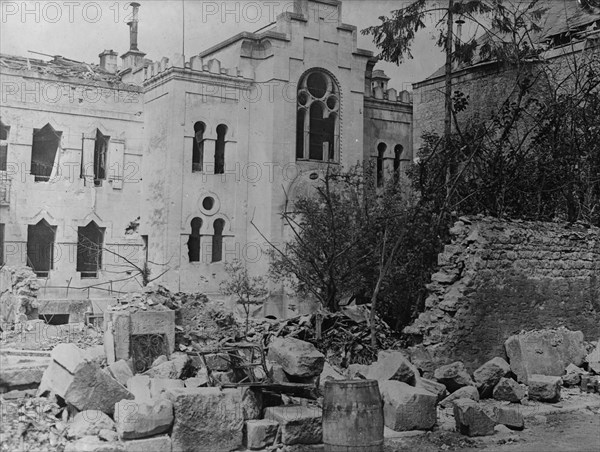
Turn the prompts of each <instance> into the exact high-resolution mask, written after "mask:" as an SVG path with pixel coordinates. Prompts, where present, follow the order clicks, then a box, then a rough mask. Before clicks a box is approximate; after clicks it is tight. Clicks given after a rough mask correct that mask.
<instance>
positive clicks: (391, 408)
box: [379, 380, 437, 432]
mask: <svg viewBox="0 0 600 452" xmlns="http://www.w3.org/2000/svg"><path fill="white" fill-rule="evenodd" d="M379 390H380V392H381V398H382V399H383V417H384V423H385V426H386V427H387V428H390V429H392V430H394V431H397V432H401V431H406V430H429V429H431V428H432V427H433V426H434V425H435V423H436V420H437V410H436V404H437V396H436V395H435V394H432V393H431V392H429V391H426V390H425V389H423V388H420V387H413V386H410V385H409V384H407V383H403V382H401V381H393V380H388V381H381V382H379Z"/></svg>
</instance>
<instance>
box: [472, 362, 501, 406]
mask: <svg viewBox="0 0 600 452" xmlns="http://www.w3.org/2000/svg"><path fill="white" fill-rule="evenodd" d="M509 372H510V364H508V363H507V362H506V361H505V360H504V359H502V358H499V357H496V358H493V359H491V360H489V361H488V362H486V363H485V364H483V365H482V366H481V367H479V368H478V369H477V370H475V372H473V379H474V380H475V385H476V386H477V389H478V390H479V394H480V395H481V397H484V398H485V397H491V396H492V391H493V390H494V386H496V385H497V384H498V382H499V381H500V379H501V378H502V377H505V376H506V375H507V374H508V373H509Z"/></svg>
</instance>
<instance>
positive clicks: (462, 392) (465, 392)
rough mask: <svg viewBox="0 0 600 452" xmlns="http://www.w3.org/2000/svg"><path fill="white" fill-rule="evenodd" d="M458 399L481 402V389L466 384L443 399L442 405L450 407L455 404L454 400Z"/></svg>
mask: <svg viewBox="0 0 600 452" xmlns="http://www.w3.org/2000/svg"><path fill="white" fill-rule="evenodd" d="M458 399H471V400H474V401H475V402H479V391H478V390H477V388H476V387H475V386H464V387H462V388H460V389H457V390H456V391H454V392H453V393H452V394H450V395H449V396H448V397H446V398H445V399H444V400H442V401H441V402H440V406H442V407H444V408H450V407H452V406H453V405H454V401H456V400H458Z"/></svg>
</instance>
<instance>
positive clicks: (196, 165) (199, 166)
mask: <svg viewBox="0 0 600 452" xmlns="http://www.w3.org/2000/svg"><path fill="white" fill-rule="evenodd" d="M205 131H206V124H204V123H203V122H202V121H198V122H197V123H196V124H194V140H193V141H194V144H193V149H192V172H194V173H196V172H200V171H202V170H203V163H204V132H205Z"/></svg>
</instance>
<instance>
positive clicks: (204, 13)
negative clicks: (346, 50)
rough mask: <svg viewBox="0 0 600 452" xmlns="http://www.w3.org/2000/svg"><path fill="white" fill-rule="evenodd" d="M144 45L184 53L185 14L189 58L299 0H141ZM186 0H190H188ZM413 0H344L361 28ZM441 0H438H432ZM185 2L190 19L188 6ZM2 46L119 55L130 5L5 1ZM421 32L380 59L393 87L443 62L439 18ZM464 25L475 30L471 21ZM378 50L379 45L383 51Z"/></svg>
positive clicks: (346, 17) (88, 56)
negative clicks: (397, 57) (404, 49)
mask: <svg viewBox="0 0 600 452" xmlns="http://www.w3.org/2000/svg"><path fill="white" fill-rule="evenodd" d="M138 2H139V3H140V4H141V7H140V12H139V20H140V23H139V38H138V42H139V49H140V50H141V51H143V52H146V53H147V56H146V57H147V58H150V59H153V60H160V59H161V58H162V57H164V56H166V57H170V56H172V55H173V54H175V53H181V51H182V42H183V33H182V30H183V23H184V21H185V54H186V58H187V59H189V58H190V57H191V56H192V55H195V54H198V53H199V52H201V51H202V50H205V49H207V48H209V47H211V46H212V45H215V44H217V43H219V42H221V41H223V40H225V39H227V38H229V37H231V36H233V35H235V34H237V33H239V32H241V31H256V30H258V29H259V28H261V27H263V26H265V25H267V24H269V23H270V22H273V21H274V20H275V18H276V16H277V14H279V13H281V12H282V11H289V10H291V9H292V4H293V1H292V0H273V1H270V0H258V1H253V0H239V1H233V0H227V1H223V0H209V1H205V0H138ZM184 2H185V3H184ZM408 3H410V2H408V1H403V0H344V1H343V4H342V5H343V6H342V20H343V21H344V22H345V23H348V24H352V25H356V26H357V27H358V29H359V30H361V29H363V28H365V27H367V26H370V25H375V24H378V23H379V20H378V17H379V16H381V15H389V13H390V11H391V10H393V9H397V8H399V7H402V6H403V5H406V4H408ZM432 3H434V2H432ZM184 6H185V19H184V14H183V8H184ZM0 7H1V19H0V52H1V53H4V54H10V55H20V56H29V57H31V58H41V59H44V58H45V57H44V56H40V55H36V54H34V53H29V51H34V52H41V53H44V54H48V55H62V56H64V57H66V58H71V59H73V60H77V61H85V62H87V63H97V62H98V54H99V53H100V52H102V51H103V50H104V49H113V50H115V51H116V52H118V53H119V54H120V55H121V54H123V53H124V52H125V51H126V50H127V49H128V48H129V29H128V27H127V22H128V21H129V20H130V18H131V16H130V14H131V7H130V6H129V2H126V1H116V0H100V1H87V0H72V1H69V0H65V1H61V0H58V1H22V0H18V1H17V0H14V1H13V0H0ZM437 19H439V17H432V18H431V19H430V20H429V21H428V23H427V29H426V30H425V31H421V32H419V33H418V34H417V37H416V40H415V43H414V45H413V48H412V53H413V55H414V59H412V60H410V59H409V60H406V61H405V62H404V63H402V64H401V65H400V66H396V65H395V64H391V63H385V62H380V63H379V64H378V66H377V68H380V69H383V70H385V71H386V73H387V74H388V76H390V77H391V78H392V80H390V82H389V86H390V87H393V88H396V89H397V90H399V91H401V90H403V89H411V83H414V82H418V81H421V80H423V79H425V78H427V77H428V76H429V75H431V74H432V73H433V72H435V70H436V69H437V68H438V67H440V66H441V65H442V64H443V62H444V58H443V54H442V53H441V51H440V50H439V49H438V48H437V47H436V46H435V39H436V38H437V36H436V35H435V29H434V27H433V24H434V21H435V20H437ZM466 27H467V29H465V32H467V33H472V32H474V30H472V29H469V28H468V27H474V25H473V26H470V25H469V24H466ZM358 46H359V47H360V48H364V49H368V50H373V51H375V52H376V48H375V46H374V44H373V43H372V38H371V37H370V36H363V35H362V34H360V33H359V34H358ZM376 53H377V52H376Z"/></svg>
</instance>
